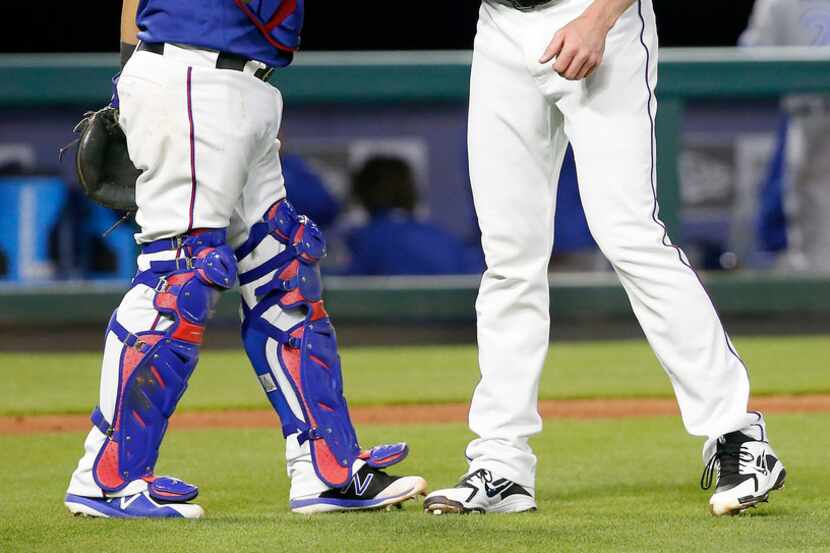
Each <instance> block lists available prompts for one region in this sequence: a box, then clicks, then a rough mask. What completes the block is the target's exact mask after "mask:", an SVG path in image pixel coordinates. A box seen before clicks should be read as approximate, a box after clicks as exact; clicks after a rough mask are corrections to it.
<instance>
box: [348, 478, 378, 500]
mask: <svg viewBox="0 0 830 553" xmlns="http://www.w3.org/2000/svg"><path fill="white" fill-rule="evenodd" d="M374 477H375V475H374V474H372V473H369V474H367V475H365V476H363V477H361V475H360V474H359V473H358V474H355V475H354V477H353V478H352V481H351V482H350V483H349V485H348V486H346V487H345V488H343V489H342V490H340V493H341V494H342V495H346V494H347V493H349V490H350V489H352V488H354V493H355V495H357V496H358V497H363V496H364V495H366V492H367V491H368V490H369V484H371V483H372V479H373V478H374Z"/></svg>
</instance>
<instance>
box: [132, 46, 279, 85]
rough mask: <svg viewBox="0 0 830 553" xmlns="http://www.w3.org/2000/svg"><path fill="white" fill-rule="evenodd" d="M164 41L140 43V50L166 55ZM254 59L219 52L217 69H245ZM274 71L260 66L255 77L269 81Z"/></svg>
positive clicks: (271, 68)
mask: <svg viewBox="0 0 830 553" xmlns="http://www.w3.org/2000/svg"><path fill="white" fill-rule="evenodd" d="M164 46H165V44H164V43H163V42H142V43H141V44H139V45H138V48H137V49H138V50H139V51H141V52H150V53H152V54H158V55H159V56H163V55H164ZM249 61H253V60H250V59H248V58H246V57H244V56H240V55H239V54H231V53H230V52H219V55H218V56H217V57H216V69H230V70H232V71H244V70H245V65H246V64H247V63H248V62H249ZM273 72H274V68H273V67H260V68H259V69H257V70H256V71H255V72H254V77H256V78H257V79H259V80H261V81H267V80H268V79H269V78H270V77H271V73H273Z"/></svg>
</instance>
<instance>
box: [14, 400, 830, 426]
mask: <svg viewBox="0 0 830 553" xmlns="http://www.w3.org/2000/svg"><path fill="white" fill-rule="evenodd" d="M467 408H468V405H467V404H466V403H447V404H436V405H376V406H357V407H353V408H351V414H352V419H353V420H354V422H355V423H357V424H436V423H451V422H464V421H466V420H467ZM750 408H751V409H754V410H758V411H762V412H765V413H827V412H830V395H822V394H816V395H797V396H793V395H781V396H765V397H759V398H756V399H754V400H752V402H751V403H750ZM539 411H540V412H541V414H542V417H543V418H546V419H557V418H559V419H609V418H610V419H613V418H628V417H650V416H671V415H678V414H679V412H678V409H677V403H676V402H675V400H674V399H670V398H626V399H572V400H544V401H540V402H539ZM89 424H90V423H89V418H88V417H87V416H85V415H33V416H5V417H0V434H32V433H42V432H80V431H84V430H86V429H88V428H89ZM170 425H171V427H172V428H174V429H205V428H267V427H276V426H277V421H276V418H275V415H274V413H273V412H272V411H270V410H255V411H185V412H181V413H177V414H175V415H174V416H173V418H172V419H171V420H170Z"/></svg>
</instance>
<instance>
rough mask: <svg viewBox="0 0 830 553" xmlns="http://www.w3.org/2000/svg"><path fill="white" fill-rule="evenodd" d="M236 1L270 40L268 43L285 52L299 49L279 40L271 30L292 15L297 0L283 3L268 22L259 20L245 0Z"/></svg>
mask: <svg viewBox="0 0 830 553" xmlns="http://www.w3.org/2000/svg"><path fill="white" fill-rule="evenodd" d="M234 3H235V4H236V5H237V6H238V7H239V9H240V10H242V11H243V12H245V15H247V16H248V19H250V20H251V22H252V23H253V24H254V25H256V28H257V29H259V32H261V33H262V36H264V37H265V40H267V41H268V44H270V45H271V46H273V47H274V48H277V49H279V50H282V51H284V52H296V51H297V48H289V47H288V46H286V45H285V44H283V43H281V42H279V41H278V40H277V39H275V38H274V37H272V36H271V31H272V30H273V29H274V27H276V26H277V25H279V24H280V23H282V22H283V21H285V20H286V19H288V16H289V15H291V13H292V12H294V10H296V9H297V0H287V1H286V2H285V3H284V4H282V5H281V6H280V7H279V9H278V10H277V12H276V13H275V14H274V16H273V17H272V18H271V19H270V20H269V21H268V22H267V23H263V22H262V21H260V20H259V18H258V17H257V16H256V14H255V13H254V12H252V11H251V8H249V7H248V6H247V5H246V4H245V0H234Z"/></svg>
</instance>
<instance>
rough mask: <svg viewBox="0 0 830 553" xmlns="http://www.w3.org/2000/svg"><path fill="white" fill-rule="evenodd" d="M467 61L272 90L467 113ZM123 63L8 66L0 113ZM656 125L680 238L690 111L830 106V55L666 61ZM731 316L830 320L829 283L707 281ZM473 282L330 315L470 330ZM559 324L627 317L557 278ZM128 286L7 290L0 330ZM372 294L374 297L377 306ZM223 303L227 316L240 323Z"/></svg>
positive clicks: (579, 279) (332, 290)
mask: <svg viewBox="0 0 830 553" xmlns="http://www.w3.org/2000/svg"><path fill="white" fill-rule="evenodd" d="M470 60H471V54H470V53H469V52H463V51H459V52H444V51H433V52H417V53H414V52H412V53H410V52H350V53H322V52H320V53H317V52H310V53H304V54H303V55H302V56H299V57H298V60H297V63H296V64H295V65H293V66H292V67H290V68H289V69H287V70H284V71H280V72H278V74H277V75H276V76H275V77H274V78H273V81H274V82H275V84H277V85H278V86H279V88H280V90H281V91H282V93H283V95H284V96H285V98H286V100H287V102H289V103H290V104H292V105H297V104H308V105H327V104H358V103H360V104H405V103H417V104H430V103H434V104H440V103H458V102H462V103H463V102H466V99H467V92H468V80H469V69H470ZM116 65H117V58H116V56H115V55H107V54H104V55H97V54H55V55H0V112H2V110H8V109H16V108H33V107H47V106H70V105H71V106H87V107H93V106H97V105H99V104H101V103H102V101H103V100H104V96H105V95H106V92H103V93H102V91H107V90H108V87H109V81H110V78H111V76H112V74H113V73H114V71H115V70H116ZM659 72H660V77H659V84H658V98H659V100H660V106H659V111H658V117H657V134H658V140H657V144H658V152H659V153H658V179H659V197H660V202H661V216H662V218H663V220H664V221H666V223H667V225H668V227H669V229H670V232H671V231H673V230H676V229H677V228H678V220H679V207H680V182H679V173H678V159H679V153H680V147H681V142H680V141H681V126H682V122H683V115H684V108H685V105H686V104H687V102H689V101H691V100H699V99H770V98H776V97H780V96H784V95H787V94H793V93H812V92H819V93H828V94H830V50H827V49H799V48H775V49H751V50H749V49H737V48H714V49H671V48H669V49H662V50H661V51H660V67H659ZM705 280H706V285H707V288H708V289H709V290H710V292H711V294H712V295H713V298H714V300H715V302H716V303H717V304H718V306H719V308H720V310H721V312H722V313H725V314H727V315H737V316H753V315H764V314H798V313H802V314H804V315H805V316H808V315H822V316H823V315H827V314H830V275H829V276H823V275H815V276H805V275H799V276H789V275H785V274H779V273H767V272H763V273H761V272H759V273H753V272H736V273H728V274H718V275H708V276H706V278H705ZM477 282H478V281H477V279H475V278H466V277H459V278H452V277H451V278H438V279H430V280H424V279H412V278H385V279H373V278H369V279H366V278H328V279H326V285H327V289H328V300H327V303H328V304H329V305H330V307H331V308H332V310H333V311H334V312H336V313H337V315H338V319H339V320H353V321H377V320H390V319H395V320H401V319H403V320H410V321H417V320H437V321H444V322H467V321H471V320H473V318H474V316H475V313H474V309H473V302H474V299H475V294H476V286H477ZM551 288H552V298H553V305H554V309H556V311H557V315H559V316H567V315H577V316H579V315H607V316H615V315H619V314H622V313H627V312H628V309H629V308H628V305H627V301H626V298H625V295H624V294H623V292H622V290H621V288H620V287H619V285H618V284H617V282H616V279H615V277H614V276H613V275H612V274H588V275H582V274H580V275H554V276H552V278H551ZM121 291H122V286H121V285H118V286H108V285H101V284H100V283H99V284H85V283H71V284H62V285H56V284H54V283H50V284H48V285H42V286H36V287H20V286H0V322H3V321H5V322H7V323H8V322H14V321H20V322H37V321H39V320H47V319H48V320H50V321H63V322H81V321H89V320H95V319H99V318H101V317H103V316H106V315H107V314H108V312H109V310H110V309H111V306H112V305H115V303H116V302H117V301H118V296H119V295H120V293H121ZM369 294H371V296H369ZM235 310H236V305H235V301H230V300H229V299H228V298H226V299H225V300H224V301H222V302H221V303H220V305H219V312H220V315H227V316H228V317H233V316H234V315H235Z"/></svg>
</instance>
